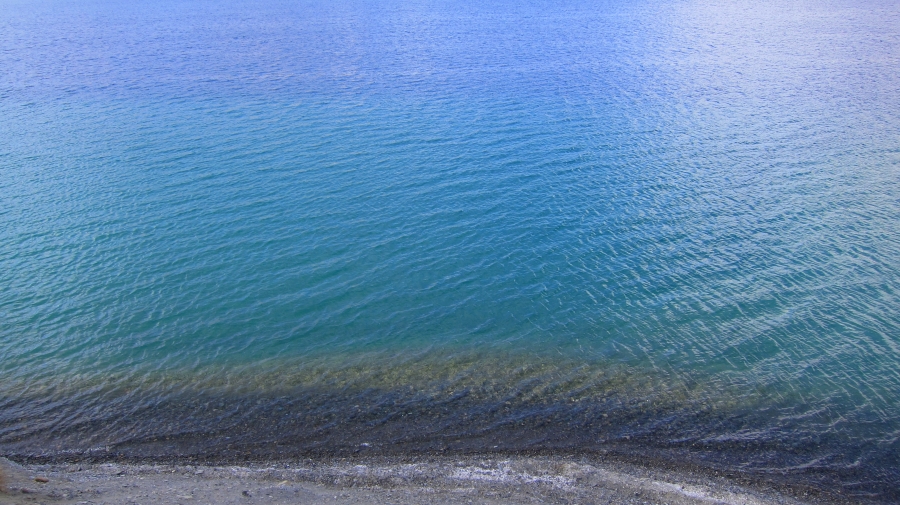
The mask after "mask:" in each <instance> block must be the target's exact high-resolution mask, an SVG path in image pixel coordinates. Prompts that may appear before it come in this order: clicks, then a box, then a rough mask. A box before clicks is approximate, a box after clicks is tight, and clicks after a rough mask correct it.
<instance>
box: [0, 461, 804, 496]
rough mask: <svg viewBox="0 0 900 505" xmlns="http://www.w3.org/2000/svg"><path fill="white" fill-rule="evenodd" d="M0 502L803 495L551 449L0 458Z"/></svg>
mask: <svg viewBox="0 0 900 505" xmlns="http://www.w3.org/2000/svg"><path fill="white" fill-rule="evenodd" d="M0 469H2V471H3V472H4V474H5V483H4V490H3V492H0V503H2V504H4V505H5V504H10V505H13V504H37V503H46V504H51V503H52V504H79V505H94V504H98V505H99V504H117V505H118V504H127V505H132V504H141V505H144V504H149V505H175V504H182V505H192V504H198V505H199V504H210V505H227V504H242V505H250V504H256V503H265V504H289V503H290V504H295V503H296V504H300V503H324V504H343V503H354V504H370V503H371V504H376V503H378V504H382V503H396V504H425V503H430V504H450V503H460V504H469V503H490V504H500V503H510V504H512V503H517V504H519V503H521V504H531V503H535V504H536V503H565V504H575V503H577V504H610V503H616V504H619V503H622V504H668V505H682V504H683V505H687V504H735V505H766V504H783V505H787V504H792V505H794V504H796V505H799V504H801V503H813V502H819V500H818V499H816V500H814V501H813V500H810V501H803V500H801V499H798V498H797V497H789V496H785V495H783V494H780V493H778V492H776V491H772V490H768V491H767V490H758V489H750V488H746V487H741V486H738V485H735V484H733V483H729V482H728V481H726V480H724V479H721V480H717V479H714V478H710V477H703V476H699V475H692V474H686V473H675V472H670V471H660V470H651V469H645V468H640V467H636V466H632V465H625V464H621V463H612V462H610V463H598V462H585V461H578V460H576V459H572V458H569V459H567V458H558V457H512V458H478V457H459V458H450V457H448V458H431V459H428V460H422V461H416V462H401V461H398V460H390V459H384V458H382V459H376V460H367V461H363V460H352V461H347V460H345V461H340V460H338V461H331V462H315V461H309V460H307V461H301V462H297V463H293V464H285V463H279V464H277V465H275V464H273V465H271V466H265V465H260V466H189V465H139V464H110V463H107V464H95V465H91V464H54V465H26V466H21V465H18V464H16V463H13V462H10V461H8V460H5V459H2V458H0Z"/></svg>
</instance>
